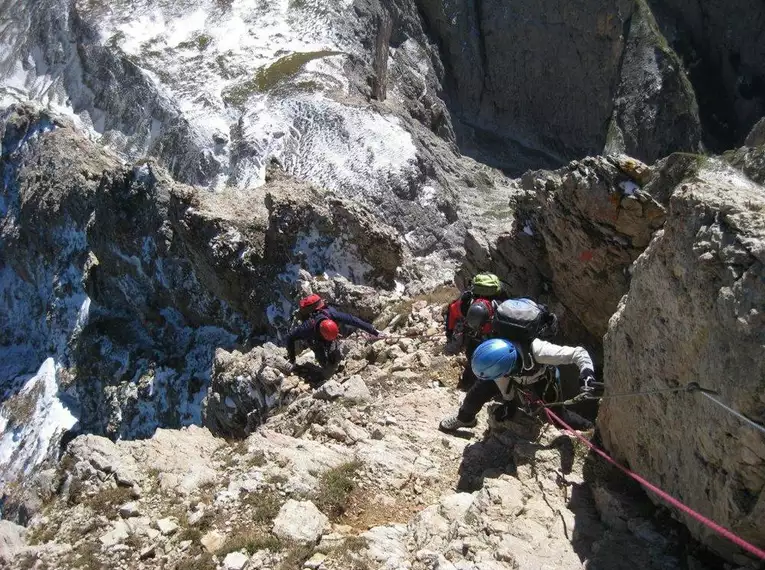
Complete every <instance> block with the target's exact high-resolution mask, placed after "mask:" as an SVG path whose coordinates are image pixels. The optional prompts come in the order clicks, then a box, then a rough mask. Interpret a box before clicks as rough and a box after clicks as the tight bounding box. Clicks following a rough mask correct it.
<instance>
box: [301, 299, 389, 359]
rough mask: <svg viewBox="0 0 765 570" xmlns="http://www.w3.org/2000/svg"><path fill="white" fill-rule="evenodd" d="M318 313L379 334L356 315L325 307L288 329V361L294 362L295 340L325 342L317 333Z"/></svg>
mask: <svg viewBox="0 0 765 570" xmlns="http://www.w3.org/2000/svg"><path fill="white" fill-rule="evenodd" d="M319 313H323V314H324V315H326V316H327V317H329V318H330V319H332V320H333V321H335V322H336V323H338V324H341V325H346V326H349V327H353V328H355V329H361V330H363V331H366V332H368V333H369V334H372V335H374V336H377V335H378V334H380V333H379V332H378V331H377V329H376V328H374V327H373V326H372V325H370V324H369V323H368V322H366V321H363V320H361V319H360V318H358V317H354V316H353V315H349V314H348V313H344V312H342V311H338V310H337V309H335V308H334V307H325V308H323V309H321V310H320V311H316V312H315V313H314V314H313V315H311V316H310V317H308V318H307V319H306V320H304V321H303V322H302V323H300V324H299V325H298V326H296V327H295V328H294V329H292V330H291V331H290V336H289V337H288V338H287V353H288V355H289V359H290V362H295V343H296V342H297V341H299V340H303V341H306V342H308V344H309V345H314V344H315V343H327V341H326V340H324V339H323V338H322V336H321V334H320V333H319V327H318V324H319V322H320V321H321V315H319Z"/></svg>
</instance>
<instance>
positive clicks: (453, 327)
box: [444, 273, 507, 390]
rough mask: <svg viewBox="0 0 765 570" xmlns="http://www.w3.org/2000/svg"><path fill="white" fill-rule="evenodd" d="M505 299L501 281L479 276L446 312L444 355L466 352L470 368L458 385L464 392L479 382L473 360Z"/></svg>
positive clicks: (466, 370) (476, 276) (464, 371)
mask: <svg viewBox="0 0 765 570" xmlns="http://www.w3.org/2000/svg"><path fill="white" fill-rule="evenodd" d="M506 299H507V295H506V294H505V293H504V291H503V290H502V284H501V282H500V280H499V277H497V276H496V275H494V274H492V273H479V274H477V275H475V276H474V277H473V279H472V281H471V284H470V287H469V288H468V289H467V290H466V291H464V292H463V293H462V295H460V297H459V298H458V299H455V300H454V301H452V302H451V303H450V304H449V305H448V307H447V309H446V313H445V315H444V321H445V324H446V348H445V352H446V353H447V354H458V353H459V352H460V351H461V350H462V349H463V348H464V349H465V354H466V355H467V365H466V366H465V369H464V370H463V372H462V376H461V378H460V384H459V387H460V388H462V389H464V390H467V389H469V388H470V387H471V386H473V384H475V382H476V377H475V375H474V374H473V371H472V370H471V368H470V359H471V357H472V356H473V352H474V351H475V349H476V348H478V345H479V344H481V342H483V341H484V340H486V338H488V337H489V335H490V334H491V324H490V320H491V316H492V315H493V312H494V306H495V304H498V303H501V302H502V301H505V300H506Z"/></svg>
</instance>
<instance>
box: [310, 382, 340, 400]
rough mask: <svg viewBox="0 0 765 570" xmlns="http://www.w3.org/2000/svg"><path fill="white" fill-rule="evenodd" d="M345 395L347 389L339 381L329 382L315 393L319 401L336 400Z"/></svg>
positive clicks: (314, 395)
mask: <svg viewBox="0 0 765 570" xmlns="http://www.w3.org/2000/svg"><path fill="white" fill-rule="evenodd" d="M344 393H345V389H344V388H343V386H341V385H340V383H339V382H338V381H337V380H327V381H326V382H324V384H322V385H321V387H320V388H319V389H318V390H316V391H315V392H314V393H313V397H314V398H316V399H317V400H328V401H329V400H335V399H337V398H339V397H340V396H342V395H343V394H344Z"/></svg>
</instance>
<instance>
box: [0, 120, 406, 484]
mask: <svg viewBox="0 0 765 570" xmlns="http://www.w3.org/2000/svg"><path fill="white" fill-rule="evenodd" d="M5 120H6V122H5V123H4V125H5V126H4V130H3V138H2V140H3V158H2V167H3V169H4V172H5V186H4V191H3V194H2V206H3V210H2V214H3V217H2V234H1V237H2V240H0V243H2V246H1V247H2V250H0V251H2V254H3V257H2V259H3V263H2V268H1V269H2V283H3V291H4V297H3V302H4V310H3V311H2V317H1V318H0V338H2V344H3V353H4V355H5V357H4V358H3V378H4V390H5V392H4V398H3V400H4V403H3V411H4V417H5V418H6V419H8V418H10V423H8V424H6V426H5V432H4V436H3V440H2V446H3V458H4V459H3V461H4V463H5V464H6V466H7V467H8V468H9V469H8V471H7V472H6V476H8V477H13V476H14V475H15V474H17V473H18V472H20V470H25V469H30V468H32V467H33V466H34V464H35V463H37V462H39V461H41V460H42V459H43V458H45V457H46V452H47V450H48V448H49V446H50V444H51V443H52V441H51V439H53V440H54V442H55V439H56V437H58V436H60V435H61V432H62V431H63V430H66V429H70V428H74V429H75V430H80V431H92V432H95V433H101V434H108V435H110V436H112V437H118V436H119V437H135V436H147V435H150V434H151V433H152V432H153V430H154V429H155V428H156V427H157V425H164V426H179V425H186V424H188V423H195V422H199V421H201V419H200V408H199V404H200V400H201V398H202V396H203V395H204V392H205V388H206V385H207V382H208V380H209V378H210V370H211V365H212V357H213V352H214V350H215V347H218V346H223V347H233V346H234V345H235V343H237V342H239V343H241V342H245V341H247V340H248V339H249V338H250V337H253V338H254V336H253V335H257V334H261V333H263V332H264V331H266V330H268V331H274V330H277V331H278V330H279V329H280V328H281V329H282V330H283V329H284V327H286V326H287V325H288V323H289V320H290V317H291V314H290V312H291V310H292V300H293V297H294V295H295V294H296V293H297V292H298V291H299V287H300V285H299V278H300V276H301V271H307V272H308V273H307V274H308V275H316V274H322V273H324V272H327V273H329V274H331V275H335V276H337V277H338V278H339V279H340V280H346V283H349V285H350V287H351V288H352V285H353V283H354V282H355V283H358V284H376V285H378V286H382V287H385V286H387V287H389V288H391V289H393V288H394V287H395V283H394V281H395V280H396V279H401V280H408V279H411V275H412V274H414V273H416V272H413V271H411V270H407V268H406V265H407V263H408V262H409V261H408V260H409V259H410V258H411V254H410V253H409V252H408V249H407V248H406V246H405V245H403V244H402V242H401V240H400V239H399V237H398V236H397V235H396V233H395V232H394V231H393V230H392V228H390V227H388V226H385V225H384V224H382V223H380V222H379V221H377V219H376V218H374V216H372V215H371V214H370V213H369V212H368V211H366V210H365V209H364V208H363V207H361V206H359V205H356V204H351V203H348V202H346V201H344V200H342V199H340V198H337V197H333V196H331V195H329V194H326V193H320V192H319V191H318V190H316V189H314V188H312V187H311V186H310V185H307V184H304V183H300V182H297V181H294V180H292V179H290V178H288V177H286V176H285V175H282V174H279V173H278V172H277V171H274V172H272V174H271V175H270V176H269V183H267V184H266V185H265V186H263V187H261V188H260V189H259V191H257V192H251V193H249V194H247V195H242V194H240V193H238V192H233V191H229V192H221V193H217V194H206V193H203V192H199V191H198V190H194V189H192V188H190V187H186V186H183V185H180V184H178V183H175V182H173V181H172V180H171V179H170V178H169V177H168V176H167V174H166V173H165V172H164V171H163V170H162V169H161V168H159V167H157V166H156V164H154V163H151V162H149V163H144V164H141V165H137V166H133V167H128V166H123V165H121V164H120V161H119V160H118V159H117V158H116V157H115V156H113V155H111V154H109V153H104V152H103V151H102V150H101V149H99V148H98V147H96V146H94V145H93V144H92V143H89V142H87V141H86V140H85V139H83V138H82V137H81V136H79V135H78V134H76V133H75V132H74V130H73V129H72V127H71V125H68V124H67V123H66V122H62V121H59V120H57V119H53V118H52V117H51V116H50V115H47V114H45V113H43V114H40V113H37V112H36V111H33V110H32V109H30V108H28V107H17V108H13V109H11V110H10V111H8V112H7V113H6V116H5ZM333 282H334V281H333ZM337 296H338V297H342V295H337ZM329 298H333V295H330V296H329ZM344 300H345V301H346V303H347V306H349V307H353V305H354V302H353V301H352V300H350V299H349V298H348V296H347V295H346V298H345V299H344ZM41 365H42V367H41ZM35 372H36V374H35ZM62 400H63V401H65V402H66V405H65V406H64V409H65V410H68V411H67V412H66V413H64V412H63V411H62V412H61V414H59V416H60V417H59V416H56V417H53V418H48V420H47V424H48V427H45V425H42V424H46V421H45V420H44V418H43V419H41V420H40V421H41V422H42V424H39V425H38V423H35V422H34V421H32V417H33V416H34V410H35V409H36V408H39V409H42V410H45V409H48V408H50V407H51V406H53V407H55V406H58V405H59V402H60V401H62ZM70 412H71V413H70ZM71 414H74V416H76V418H78V423H77V425H76V426H74V425H73V424H74V422H75V421H77V419H76V418H75V417H73V416H72V415H71ZM57 422H58V423H60V424H61V425H57ZM41 430H42V431H41ZM51 430H52V432H54V433H48V432H49V431H51ZM43 432H45V433H46V434H47V435H45V436H44V437H43V436H42V435H41V434H42V433H43ZM20 433H23V434H25V435H24V436H23V437H21V436H20ZM41 437H42V439H39V438H41Z"/></svg>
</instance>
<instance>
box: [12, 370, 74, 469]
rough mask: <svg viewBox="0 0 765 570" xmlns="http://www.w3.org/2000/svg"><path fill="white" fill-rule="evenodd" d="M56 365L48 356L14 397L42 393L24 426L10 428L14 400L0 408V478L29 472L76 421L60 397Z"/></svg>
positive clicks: (38, 396)
mask: <svg viewBox="0 0 765 570" xmlns="http://www.w3.org/2000/svg"><path fill="white" fill-rule="evenodd" d="M57 368H58V366H57V364H56V361H55V360H54V359H53V358H47V359H46V360H45V361H44V362H43V364H42V366H40V368H39V370H38V371H37V374H35V375H34V376H32V378H30V379H29V380H28V381H27V382H26V383H25V384H24V387H23V388H22V389H21V391H20V392H19V393H18V394H17V395H16V396H15V398H14V399H15V400H19V399H23V398H24V397H29V396H30V395H32V396H34V394H35V392H39V395H37V396H36V401H35V406H34V409H33V412H32V413H31V414H30V417H29V418H28V419H27V420H26V421H24V422H22V424H21V425H19V426H13V427H12V428H11V429H9V426H8V418H7V415H6V414H7V413H8V412H7V409H6V406H8V405H9V404H11V403H12V402H13V399H12V400H9V401H6V402H5V404H4V407H3V409H2V411H0V418H2V421H1V422H0V425H2V432H1V433H0V466H1V467H2V469H0V473H2V475H0V481H9V480H11V479H12V478H13V477H15V476H18V475H23V474H27V473H29V472H30V471H31V469H32V468H34V467H36V466H37V465H39V464H41V463H42V462H43V461H44V460H45V459H46V458H47V457H48V456H49V452H50V449H51V447H52V446H53V445H56V444H57V443H58V438H59V437H60V436H61V435H62V434H63V433H64V432H65V431H66V430H69V429H71V428H72V427H73V426H74V425H75V424H76V423H77V417H76V416H75V415H74V414H73V413H72V411H71V410H70V409H69V408H68V407H67V406H66V405H65V404H64V403H63V402H62V401H61V399H60V398H59V390H58V383H57V381H56V370H57Z"/></svg>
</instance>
